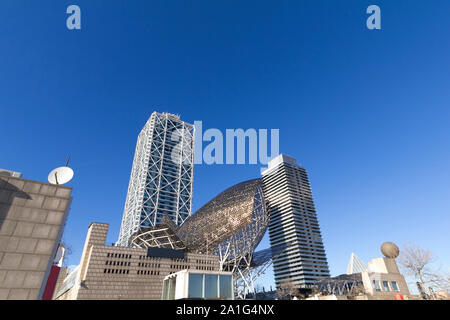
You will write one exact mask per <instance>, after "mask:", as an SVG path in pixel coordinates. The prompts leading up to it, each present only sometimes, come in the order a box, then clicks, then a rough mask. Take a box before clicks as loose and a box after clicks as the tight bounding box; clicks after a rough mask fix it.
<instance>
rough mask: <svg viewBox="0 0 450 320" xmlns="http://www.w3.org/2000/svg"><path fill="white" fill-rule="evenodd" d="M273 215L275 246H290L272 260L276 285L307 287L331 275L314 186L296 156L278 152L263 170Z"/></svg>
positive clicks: (272, 230) (265, 193)
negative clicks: (317, 212) (318, 216)
mask: <svg viewBox="0 0 450 320" xmlns="http://www.w3.org/2000/svg"><path fill="white" fill-rule="evenodd" d="M262 176H263V185H264V195H265V198H266V201H267V202H268V211H269V217H270V223H269V236H270V244H271V246H272V247H275V246H277V245H283V244H286V245H287V248H286V249H285V250H284V252H283V253H282V254H281V255H280V256H279V257H277V258H275V259H274V260H273V268H274V274H275V284H276V286H277V288H279V287H280V285H281V284H283V283H284V282H288V283H289V284H290V285H294V286H295V287H297V288H307V287H310V286H312V285H313V284H314V282H315V281H316V280H318V279H321V278H326V277H329V269H328V263H327V258H326V255H325V249H324V246H323V242H322V237H321V234H320V228H319V223H318V220H317V215H316V211H315V208H314V202H313V198H312V194H311V188H310V185H309V181H308V176H307V173H306V170H305V168H303V167H302V166H299V165H297V162H296V160H295V159H294V158H291V157H288V156H286V155H279V156H278V157H276V158H274V159H273V160H272V161H270V162H269V164H268V168H267V169H266V170H264V171H263V172H262Z"/></svg>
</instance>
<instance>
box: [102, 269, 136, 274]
mask: <svg viewBox="0 0 450 320" xmlns="http://www.w3.org/2000/svg"><path fill="white" fill-rule="evenodd" d="M103 273H116V274H129V273H130V270H124V269H104V270H103Z"/></svg>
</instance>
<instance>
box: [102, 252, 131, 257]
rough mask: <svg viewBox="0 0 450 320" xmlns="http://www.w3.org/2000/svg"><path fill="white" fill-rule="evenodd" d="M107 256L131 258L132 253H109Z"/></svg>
mask: <svg viewBox="0 0 450 320" xmlns="http://www.w3.org/2000/svg"><path fill="white" fill-rule="evenodd" d="M106 257H107V258H124V259H131V254H125V253H109V252H108V253H107V254H106Z"/></svg>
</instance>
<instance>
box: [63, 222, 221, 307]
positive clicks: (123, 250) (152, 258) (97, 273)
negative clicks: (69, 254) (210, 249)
mask: <svg viewBox="0 0 450 320" xmlns="http://www.w3.org/2000/svg"><path fill="white" fill-rule="evenodd" d="M108 227H109V226H108V224H104V223H92V224H91V225H90V226H89V229H88V233H87V237H86V241H85V245H84V249H83V253H82V256H81V261H80V264H79V265H78V267H77V268H76V269H75V270H74V271H72V272H71V273H70V274H69V275H68V276H67V277H66V279H65V280H64V282H63V284H62V285H61V287H60V289H59V292H57V294H56V296H55V299H57V300H90V299H93V300H116V299H117V300H120V299H133V300H144V299H151V300H160V299H161V297H162V286H163V280H164V278H165V277H166V276H167V275H169V274H172V273H175V272H177V271H180V270H184V269H187V270H200V271H219V260H218V257H217V256H216V255H205V254H193V253H187V252H184V250H171V249H164V248H148V249H146V248H130V247H120V246H108V245H105V241H106V236H107V233H108Z"/></svg>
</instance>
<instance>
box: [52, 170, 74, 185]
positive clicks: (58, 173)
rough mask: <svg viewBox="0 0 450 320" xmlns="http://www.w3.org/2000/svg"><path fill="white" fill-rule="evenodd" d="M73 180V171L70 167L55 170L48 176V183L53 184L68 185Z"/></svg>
mask: <svg viewBox="0 0 450 320" xmlns="http://www.w3.org/2000/svg"><path fill="white" fill-rule="evenodd" d="M72 178H73V170H72V169H71V168H69V167H59V168H56V169H53V170H52V171H50V173H49V174H48V182H50V183H51V184H66V183H67V182H69V181H70V180H72Z"/></svg>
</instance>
